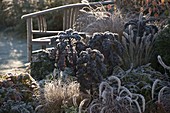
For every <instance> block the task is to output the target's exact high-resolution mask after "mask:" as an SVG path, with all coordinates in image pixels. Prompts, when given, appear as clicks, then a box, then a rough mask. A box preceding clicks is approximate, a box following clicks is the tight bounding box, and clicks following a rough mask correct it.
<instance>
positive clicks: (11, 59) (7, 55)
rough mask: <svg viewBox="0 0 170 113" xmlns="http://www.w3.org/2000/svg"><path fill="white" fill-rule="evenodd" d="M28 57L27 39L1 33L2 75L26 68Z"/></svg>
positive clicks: (0, 63)
mask: <svg viewBox="0 0 170 113" xmlns="http://www.w3.org/2000/svg"><path fill="white" fill-rule="evenodd" d="M26 57H27V56H26V38H22V37H21V38H16V37H15V36H13V35H12V34H4V33H0V73H4V72H8V71H10V70H16V69H17V70H18V69H19V68H21V67H24V64H25V63H26V60H27V58H26Z"/></svg>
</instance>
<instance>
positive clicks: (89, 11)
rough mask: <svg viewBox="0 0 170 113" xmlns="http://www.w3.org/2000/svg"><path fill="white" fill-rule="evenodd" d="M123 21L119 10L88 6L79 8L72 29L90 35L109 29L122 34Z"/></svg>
mask: <svg viewBox="0 0 170 113" xmlns="http://www.w3.org/2000/svg"><path fill="white" fill-rule="evenodd" d="M124 23H125V20H124V19H123V17H122V15H121V13H120V12H116V11H115V12H114V13H110V12H109V11H107V10H106V8H105V7H104V6H101V7H99V6H98V7H97V8H96V9H94V8H92V7H90V6H89V7H85V8H83V9H81V10H80V14H79V16H78V17H77V20H76V22H75V24H74V29H75V30H77V31H81V32H86V33H88V34H90V35H92V34H93V33H95V32H105V31H110V32H113V33H118V34H119V35H120V36H122V34H123V28H124ZM118 26H119V27H118Z"/></svg>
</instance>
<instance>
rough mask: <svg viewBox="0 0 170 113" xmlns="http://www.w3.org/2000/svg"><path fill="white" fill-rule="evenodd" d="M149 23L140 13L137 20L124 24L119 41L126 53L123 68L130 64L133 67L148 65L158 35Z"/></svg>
mask: <svg viewBox="0 0 170 113" xmlns="http://www.w3.org/2000/svg"><path fill="white" fill-rule="evenodd" d="M151 21H152V20H150V19H148V20H147V19H145V18H144V17H143V15H142V13H141V14H140V15H139V19H132V20H130V21H129V22H127V23H126V24H125V30H124V33H123V36H122V40H121V41H122V44H123V46H124V48H125V51H126V54H125V56H124V57H123V61H124V65H125V67H128V68H129V67H130V65H131V63H133V66H134V67H136V66H140V65H143V64H147V63H149V61H150V58H151V56H152V53H153V46H154V43H155V40H156V37H157V33H158V28H157V27H156V26H155V25H154V24H151V23H150V22H151Z"/></svg>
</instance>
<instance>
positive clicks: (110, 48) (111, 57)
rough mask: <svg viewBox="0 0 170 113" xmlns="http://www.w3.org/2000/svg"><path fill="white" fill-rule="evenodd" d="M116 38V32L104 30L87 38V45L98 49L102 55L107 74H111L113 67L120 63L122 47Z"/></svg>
mask: <svg viewBox="0 0 170 113" xmlns="http://www.w3.org/2000/svg"><path fill="white" fill-rule="evenodd" d="M118 38H119V36H118V34H116V33H111V32H105V33H94V34H93V36H92V38H91V39H90V40H89V47H91V48H92V49H97V50H99V51H100V52H101V53H102V54H103V55H104V63H105V65H106V68H107V75H110V74H112V71H113V67H115V66H121V65H122V56H123V54H124V48H123V46H122V44H121V43H120V42H119V41H118V40H119V39H118Z"/></svg>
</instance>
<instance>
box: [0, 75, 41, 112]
mask: <svg viewBox="0 0 170 113" xmlns="http://www.w3.org/2000/svg"><path fill="white" fill-rule="evenodd" d="M38 88H39V86H38V84H37V83H36V81H35V80H34V79H33V78H32V77H31V76H30V75H29V74H19V75H15V74H11V73H9V74H7V75H5V76H3V78H1V80H0V113H33V111H34V109H35V107H36V105H37V104H38V101H37V99H36V96H37V95H38Z"/></svg>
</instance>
